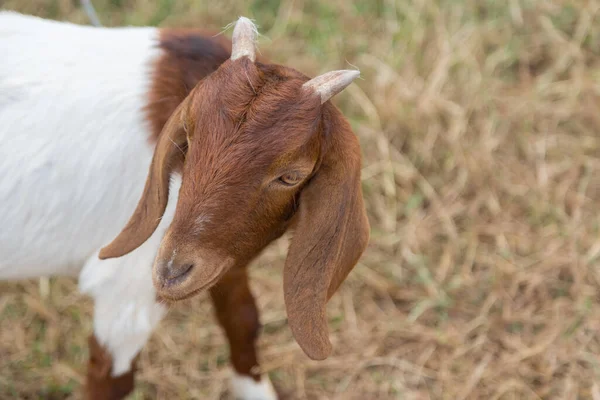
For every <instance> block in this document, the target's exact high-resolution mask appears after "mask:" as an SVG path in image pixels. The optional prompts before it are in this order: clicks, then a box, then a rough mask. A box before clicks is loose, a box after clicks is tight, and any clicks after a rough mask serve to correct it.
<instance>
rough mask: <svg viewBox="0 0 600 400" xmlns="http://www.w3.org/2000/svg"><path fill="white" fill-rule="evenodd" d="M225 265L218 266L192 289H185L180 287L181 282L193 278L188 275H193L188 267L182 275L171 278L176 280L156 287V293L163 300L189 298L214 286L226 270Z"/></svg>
mask: <svg viewBox="0 0 600 400" xmlns="http://www.w3.org/2000/svg"><path fill="white" fill-rule="evenodd" d="M227 267H228V266H225V265H224V266H221V267H220V268H217V271H216V272H215V273H214V274H213V275H212V276H211V277H210V278H209V279H208V280H207V281H206V283H204V284H202V285H201V286H199V287H196V288H194V289H192V290H189V291H186V290H185V288H181V286H182V283H184V282H185V281H187V280H188V279H193V276H190V275H193V274H190V272H191V270H192V268H190V270H189V271H187V272H186V273H184V274H182V275H183V276H181V275H180V276H178V277H176V278H173V280H177V282H174V283H173V284H172V283H171V282H165V284H162V285H160V287H158V288H157V292H158V293H157V294H158V295H159V296H160V297H161V298H163V299H164V300H167V301H173V302H175V301H182V300H186V299H189V298H191V297H194V296H195V295H197V294H199V293H200V292H201V291H203V290H207V289H210V288H211V287H212V286H214V285H215V284H216V283H217V282H218V281H219V279H220V278H221V276H223V274H224V273H225V272H226V271H227V269H228V268H227ZM187 286H189V285H187Z"/></svg>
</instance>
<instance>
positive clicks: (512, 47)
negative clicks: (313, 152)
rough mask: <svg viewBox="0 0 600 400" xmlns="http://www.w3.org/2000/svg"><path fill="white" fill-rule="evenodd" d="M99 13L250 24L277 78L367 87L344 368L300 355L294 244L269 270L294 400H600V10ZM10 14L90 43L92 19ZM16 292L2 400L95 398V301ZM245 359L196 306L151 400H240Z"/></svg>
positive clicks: (594, 4) (361, 93) (2, 368)
mask: <svg viewBox="0 0 600 400" xmlns="http://www.w3.org/2000/svg"><path fill="white" fill-rule="evenodd" d="M94 3H95V4H96V7H97V9H98V12H99V16H100V18H101V20H102V21H103V23H104V24H106V25H118V24H122V23H126V24H146V23H150V24H158V25H162V26H167V25H171V26H177V25H186V26H203V25H208V26H212V27H217V28H218V27H223V26H225V25H226V24H228V23H229V22H231V21H232V20H234V19H235V18H236V17H237V16H238V15H249V16H251V17H253V18H255V19H256V20H257V22H258V23H259V25H260V31H261V33H262V34H263V35H264V37H263V38H262V39H261V48H262V50H263V52H264V53H267V54H268V55H269V56H270V57H271V58H272V59H273V60H275V61H276V62H279V63H284V64H287V65H292V66H296V67H297V68H298V69H300V70H302V71H304V72H306V73H309V74H316V73H319V72H323V71H326V70H329V69H333V68H340V67H345V66H347V65H348V64H349V63H352V64H354V65H357V66H358V67H359V68H360V69H361V71H362V76H363V80H361V81H358V82H357V84H355V85H351V86H350V87H349V89H348V90H347V91H346V92H345V93H344V94H342V95H341V96H339V98H338V99H337V100H336V101H337V103H338V104H339V105H340V106H341V107H342V108H343V110H344V112H345V114H346V115H347V116H348V117H349V118H350V119H351V121H352V124H353V127H354V128H355V132H356V134H357V135H358V136H359V137H360V140H361V143H362V146H363V147H362V148H363V152H364V170H363V177H364V181H363V184H364V191H365V194H366V200H367V206H368V211H369V216H370V220H371V224H372V227H373V231H372V240H371V243H370V246H369V248H368V250H367V252H366V253H365V255H364V256H363V258H362V259H361V261H360V263H359V265H358V266H357V267H356V269H355V270H354V272H353V273H352V274H351V276H350V278H349V279H348V280H347V282H346V283H345V284H344V285H343V287H342V289H341V291H340V292H339V293H338V294H337V295H336V296H335V297H334V298H333V299H332V300H331V302H330V305H329V309H328V312H329V317H330V324H331V338H332V341H333V343H334V347H335V354H334V355H333V356H332V357H330V358H329V359H327V360H326V361H322V362H314V361H310V360H309V359H308V358H307V357H306V356H305V355H304V354H303V353H302V351H301V350H300V349H299V347H298V346H297V345H296V344H295V342H294V341H293V339H292V337H291V334H290V331H289V329H288V327H287V324H286V315H285V312H284V308H283V301H282V293H281V292H282V287H281V286H282V285H281V268H282V264H283V260H284V258H285V254H286V242H285V240H282V241H280V242H278V243H276V244H274V245H273V246H271V248H270V249H269V250H268V251H267V252H266V253H265V254H264V255H263V256H262V257H261V258H260V259H259V260H258V261H257V262H256V263H255V264H256V265H254V267H253V270H252V271H253V272H252V275H253V288H254V291H255V293H256V294H257V295H258V301H259V303H260V308H261V310H262V321H263V323H264V328H263V332H262V336H261V340H260V347H261V358H262V366H263V368H264V370H266V371H267V372H268V373H269V374H270V375H271V378H272V379H273V381H274V382H275V384H276V385H277V386H279V387H281V388H285V389H286V390H288V391H289V392H290V394H291V395H292V398H309V399H326V398H330V399H375V398H377V399H594V400H597V399H600V306H599V304H600V294H599V293H600V290H599V287H600V233H599V231H600V212H599V210H600V14H599V10H600V2H598V1H597V0H591V1H583V0H576V1H573V0H570V1H569V0H554V1H549V0H548V1H544V0H539V1H535V0H510V1H508V0H507V1H493V0H455V1H451V0H445V1H444V0H412V1H409V0H378V1H371V0H361V1H355V2H350V1H345V0H333V1H327V2H325V1H318V0H296V1H293V0H282V1H276V0H254V1H250V2H241V1H240V2H235V1H233V0H229V1H219V2H212V1H210V2H209V1H206V2H203V1H198V0H184V1H177V2H174V1H167V0H161V1H157V2H154V1H149V0H113V1H112V2H108V1H106V0H104V1H101V0H95V1H94ZM175 3H176V4H175ZM245 3H248V4H245ZM0 4H2V3H0ZM4 6H5V7H8V8H12V9H18V10H21V11H26V12H31V13H36V14H39V15H45V16H50V17H54V18H61V19H63V18H64V19H69V20H72V21H77V22H83V23H87V19H86V18H85V15H84V14H83V13H82V11H81V10H80V9H79V8H78V6H77V2H76V1H73V0H54V1H44V2H42V1H36V0H8V1H4ZM115 45H117V44H115ZM90 78H91V79H93V77H90ZM41 289H42V290H41ZM0 293H1V295H0V296H1V297H0V324H1V329H0V398H39V397H40V396H41V397H44V398H77V397H78V396H79V392H78V387H79V384H80V383H81V382H82V379H83V375H82V372H83V368H84V361H85V360H86V351H87V350H86V346H85V337H86V336H87V335H88V333H89V332H90V330H91V320H90V315H91V312H92V308H91V304H90V302H89V301H88V300H86V299H84V298H83V297H82V296H80V295H78V294H77V293H76V292H75V283H74V282H73V281H71V280H66V279H53V280H51V281H50V287H49V289H48V290H46V289H45V288H44V287H43V286H42V287H40V286H39V285H38V282H37V281H27V282H21V283H17V284H6V283H4V284H0ZM227 352H228V349H227V347H226V344H225V341H224V338H223V336H222V335H221V332H220V330H219V328H218V326H217V325H216V324H215V321H214V319H213V317H212V309H211V306H210V303H209V301H208V300H207V297H206V296H205V295H201V296H200V297H199V298H197V299H194V300H192V301H188V302H187V303H185V304H181V305H179V306H176V307H175V308H174V309H173V310H172V312H171V313H170V315H169V317H168V318H167V319H166V320H165V321H163V323H162V325H161V327H160V329H159V330H158V331H157V332H156V334H155V335H154V336H153V338H152V340H151V342H150V343H149V345H148V346H147V347H146V349H145V350H144V351H143V354H142V358H141V366H142V370H141V373H140V375H139V379H138V384H139V385H138V387H137V390H136V394H135V396H134V398H139V399H141V398H160V399H175V398H177V399H179V398H181V399H183V398H202V399H204V398H206V399H219V398H221V397H224V396H225V395H226V380H225V377H226V374H227V367H228V362H227Z"/></svg>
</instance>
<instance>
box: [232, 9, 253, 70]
mask: <svg viewBox="0 0 600 400" xmlns="http://www.w3.org/2000/svg"><path fill="white" fill-rule="evenodd" d="M257 37H258V30H257V29H256V25H254V24H253V23H252V21H250V20H249V19H248V18H246V17H240V18H239V19H238V20H237V22H236V24H235V28H234V29H233V35H232V37H231V59H232V60H237V59H238V58H241V57H244V56H247V57H248V58H249V59H250V60H252V62H254V61H256V39H257Z"/></svg>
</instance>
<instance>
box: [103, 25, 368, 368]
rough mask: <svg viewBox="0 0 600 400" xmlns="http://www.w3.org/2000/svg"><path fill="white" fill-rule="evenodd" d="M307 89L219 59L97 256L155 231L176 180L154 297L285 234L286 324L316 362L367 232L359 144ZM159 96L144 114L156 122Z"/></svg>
mask: <svg viewBox="0 0 600 400" xmlns="http://www.w3.org/2000/svg"><path fill="white" fill-rule="evenodd" d="M238 24H239V23H238ZM236 29H237V27H236ZM248 32H250V30H248ZM246 43H249V42H248V41H247V40H246ZM234 50H235V45H234ZM248 51H250V50H248V49H244V51H243V52H241V53H242V54H247V52H248ZM214 53H216V54H221V53H220V51H215V52H214ZM238 53H239V52H238ZM236 54H237V53H236ZM217 58H218V57H217ZM215 62H217V61H215ZM176 64H177V63H174V65H176ZM201 64H202V65H204V63H201ZM177 68H180V67H177ZM180 73H183V72H181V71H180ZM194 76H195V75H194ZM161 79H165V82H163V85H165V84H166V83H167V81H168V79H167V78H163V77H160V79H159V80H161ZM326 80H327V81H328V82H327V85H329V86H327V90H325V91H323V93H324V92H327V93H329V94H328V96H331V93H334V94H335V93H337V92H339V91H340V90H342V88H343V87H345V85H347V84H349V82H350V81H351V79H350V80H348V79H346V80H347V82H344V83H343V85H342V86H343V87H341V86H339V85H338V86H339V87H336V85H335V82H336V81H335V80H331V79H329V78H327V79H326ZM307 81H309V78H308V77H306V76H305V75H303V74H301V73H300V72H298V71H296V70H294V69H292V68H288V67H284V66H279V65H272V64H264V63H261V62H259V61H257V62H253V61H252V57H251V56H241V57H239V58H237V59H227V60H226V61H224V62H222V63H221V64H220V66H218V68H216V70H215V71H214V72H213V73H211V74H210V75H208V76H206V77H205V78H204V79H202V80H200V81H199V82H198V83H197V84H196V85H195V87H194V88H193V89H192V90H191V91H190V92H189V94H188V95H187V96H186V97H185V99H184V100H183V101H180V104H178V105H176V106H175V107H176V109H175V111H171V114H170V116H169V117H168V121H167V122H166V123H165V124H164V128H163V129H162V132H161V134H160V136H159V138H158V143H157V145H156V150H155V155H154V158H153V161H152V165H151V167H150V171H149V175H148V179H147V182H146V187H145V190H144V193H143V195H142V198H141V199H140V202H139V204H138V208H137V209H136V211H135V212H134V214H133V215H132V217H131V219H130V221H129V223H128V224H127V226H126V227H125V228H124V229H123V231H122V232H121V234H120V235H119V236H118V237H117V238H116V239H115V240H114V241H113V242H112V243H111V244H109V245H108V246H107V247H105V248H104V249H103V250H102V252H101V254H100V257H101V258H110V257H118V256H121V255H124V254H126V253H128V252H130V251H132V250H134V249H135V248H137V247H138V246H139V245H141V244H142V243H143V242H144V241H145V240H146V239H147V238H148V237H149V236H150V235H151V234H152V233H153V232H154V230H155V229H156V226H157V225H158V221H159V220H160V218H161V217H162V214H163V212H164V210H165V207H166V204H167V201H168V190H169V178H170V175H171V174H172V173H173V172H181V174H182V185H181V188H180V191H179V197H178V201H177V207H176V212H175V216H174V218H173V221H172V223H171V225H170V227H169V229H168V231H167V233H166V234H165V236H164V238H163V241H162V243H161V246H160V249H159V251H158V255H157V258H156V262H155V266H154V269H153V277H154V283H155V286H156V288H157V291H158V294H159V295H160V296H161V297H164V298H166V299H171V300H179V299H183V298H187V297H189V296H192V295H194V294H195V293H197V292H198V291H200V290H203V289H205V288H208V287H210V286H212V285H214V284H215V282H217V281H218V279H219V278H220V277H221V276H223V274H224V273H225V272H227V270H229V269H230V268H238V267H244V266H246V265H247V264H248V263H249V262H250V260H251V259H252V258H254V257H255V256H256V255H257V254H258V253H259V252H260V251H261V250H262V249H263V248H264V247H265V246H266V245H268V244H269V243H270V242H271V241H273V240H274V239H276V238H278V237H279V236H281V235H282V234H283V233H284V232H285V231H286V230H287V229H288V228H290V227H292V228H294V229H295V234H294V237H293V240H292V243H291V246H290V250H289V254H288V258H287V261H286V264H285V272H284V294H285V301H286V307H287V310H288V316H289V323H290V327H291V329H292V332H293V334H294V336H295V338H296V340H297V341H298V343H299V344H300V346H301V347H302V348H303V350H304V351H305V352H306V354H308V355H309V356H310V357H311V358H314V359H323V358H325V357H327V355H328V354H329V353H330V350H331V345H330V343H329V339H328V332H327V323H326V318H325V305H326V303H327V300H328V299H329V298H330V297H331V295H333V293H334V292H335V291H336V290H337V288H338V287H339V285H340V284H341V282H342V281H343V280H344V279H345V277H346V276H347V274H348V273H349V272H350V270H351V269H352V268H353V267H354V265H355V264H356V262H357V261H358V258H359V257H360V255H361V254H362V252H363V251H364V249H365V247H366V244H367V241H368V237H369V224H368V221H367V218H366V214H365V208H364V204H363V199H362V192H361V187H360V165H361V158H360V148H359V145H358V141H357V139H356V137H355V136H354V134H353V133H352V131H351V129H350V127H349V124H348V123H347V121H346V120H345V119H344V117H343V116H342V114H341V113H340V112H339V110H338V109H337V108H335V106H333V105H332V104H331V103H330V102H328V101H326V100H327V98H328V97H323V96H324V95H323V93H321V94H319V92H318V90H314V88H313V87H311V86H310V85H308V86H305V83H306V82H307ZM174 82H177V83H173V85H175V86H177V85H180V86H179V87H178V88H175V89H168V88H167V87H165V88H164V89H163V91H164V92H165V93H167V92H169V90H177V91H182V92H183V91H185V88H186V85H188V84H189V85H191V82H193V78H190V79H189V82H190V83H185V82H187V81H186V79H185V77H183V78H182V77H181V75H180V78H179V79H178V80H175V81H174ZM182 82H183V83H182ZM311 82H313V81H311ZM332 82H333V83H332ZM181 85H183V86H181ZM340 87H341V88H340ZM173 93H174V92H173ZM157 96H158V95H157ZM173 96H174V97H173V102H174V101H175V100H174V99H175V96H176V94H173ZM158 99H160V97H156V98H155V99H154V102H153V104H154V105H151V107H155V108H156V110H155V111H156V114H161V113H163V111H162V109H161V108H160V107H159V104H160V103H159V102H158ZM168 101H171V100H168ZM322 103H323V104H322ZM175 107H173V108H175Z"/></svg>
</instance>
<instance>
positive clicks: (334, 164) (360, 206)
mask: <svg viewBox="0 0 600 400" xmlns="http://www.w3.org/2000/svg"><path fill="white" fill-rule="evenodd" d="M330 107H333V106H330ZM334 112H335V114H336V115H335V117H336V118H335V119H334V121H335V123H331V122H330V123H325V124H326V125H329V127H328V129H327V128H326V130H328V132H325V137H328V138H329V140H331V142H330V143H329V144H330V145H329V146H328V147H329V148H328V149H327V153H326V154H325V156H324V157H323V160H322V163H321V166H320V168H319V170H318V172H317V173H316V175H315V176H313V178H312V179H311V180H310V181H309V183H308V184H307V186H306V187H305V188H304V189H303V190H302V192H301V194H300V204H299V208H298V211H297V215H296V217H297V218H298V220H297V222H296V229H295V233H294V237H293V239H292V242H291V244H290V249H289V252H288V256H287V260H286V263H285V270H284V276H283V286H284V297H285V304H286V309H287V313H288V321H289V326H290V329H291V330H292V333H293V335H294V337H295V339H296V341H297V342H298V344H299V345H300V347H301V348H302V350H304V352H305V353H306V355H308V356H309V357H310V358H312V359H314V360H322V359H325V358H327V356H328V355H329V354H330V352H331V343H330V342H329V332H328V328H327V319H326V314H325V306H326V304H327V301H328V300H329V298H330V297H331V296H332V295H333V294H334V293H335V291H336V290H337V289H338V287H339V286H340V284H341V283H342V281H343V280H344V279H345V278H346V276H347V275H348V273H349V272H350V271H351V270H352V268H354V265H355V264H356V263H357V262H358V259H359V258H360V256H361V255H362V253H363V251H364V249H365V248H366V246H367V243H368V241H369V221H368V219H367V215H366V211H365V206H364V202H363V196H362V190H361V183H360V170H361V156H360V147H359V144H358V140H357V138H356V137H355V135H354V133H353V132H352V130H351V129H350V127H349V126H348V123H347V122H346V121H345V120H344V119H343V118H342V117H341V115H337V114H339V111H337V110H334Z"/></svg>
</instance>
